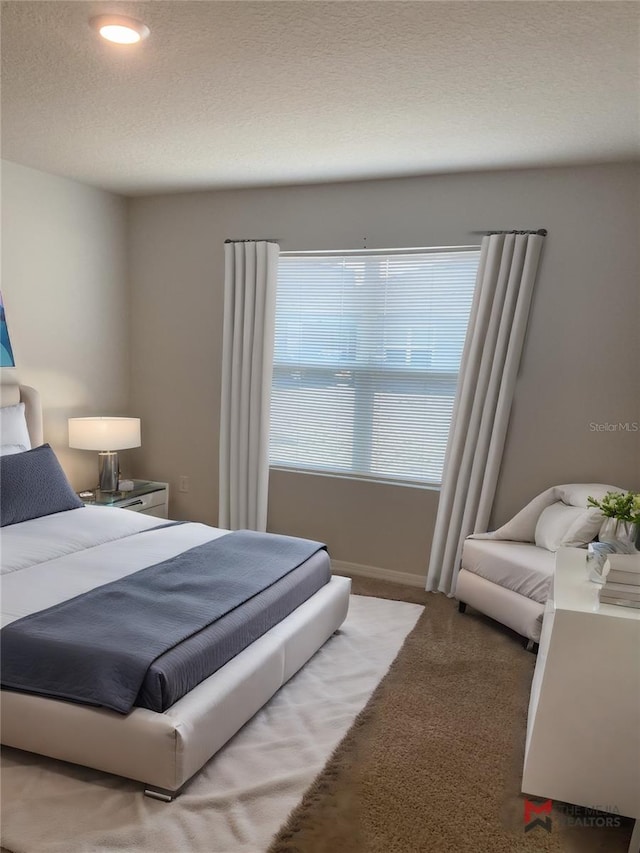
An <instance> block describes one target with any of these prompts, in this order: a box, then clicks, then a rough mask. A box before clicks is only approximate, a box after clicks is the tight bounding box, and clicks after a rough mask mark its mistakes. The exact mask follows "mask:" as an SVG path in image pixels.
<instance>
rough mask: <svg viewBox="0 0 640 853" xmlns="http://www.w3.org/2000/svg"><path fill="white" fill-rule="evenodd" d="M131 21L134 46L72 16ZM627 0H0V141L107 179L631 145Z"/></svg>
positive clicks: (118, 183)
mask: <svg viewBox="0 0 640 853" xmlns="http://www.w3.org/2000/svg"><path fill="white" fill-rule="evenodd" d="M107 12H120V13H124V14H129V15H133V16H136V17H139V18H142V19H143V20H144V21H145V22H146V23H147V24H148V25H149V27H150V28H151V35H150V36H149V38H148V39H147V40H146V41H145V42H143V43H142V44H141V45H139V46H137V47H120V46H114V45H109V44H107V43H106V42H103V41H102V40H100V39H99V38H98V37H97V36H96V35H95V34H94V33H93V32H92V31H91V30H90V28H89V27H88V19H89V18H90V17H91V16H93V15H95V14H100V13H107ZM639 27H640V4H639V3H637V2H479V0H474V2H444V3H441V2H429V0H424V2H365V0H358V2H350V1H349V0H346V2H330V3H327V2H311V0H295V1H294V2H269V0H264V2H240V0H235V2H207V0H201V2H189V0H183V1H182V2H173V0H160V2H142V3H129V2H57V0H45V2H29V0H12V2H3V3H2V156H3V157H5V158H6V159H9V160H13V161H16V162H19V163H23V164H26V165H29V166H33V167H35V168H38V169H43V170H45V171H47V172H52V173H54V174H60V175H65V176H69V177H72V178H76V179H78V180H81V181H85V182H87V183H90V184H94V185H96V186H100V187H104V188H107V189H110V190H114V191H116V192H123V193H125V194H138V193H146V192H159V191H166V190H179V189H191V188H206V187H229V186H257V185H268V184H286V183H307V182H317V181H327V180H346V179H354V178H355V179H357V178H370V177H391V176H399V175H412V174H426V173H433V172H444V171H459V170H467V169H492V168H505V167H519V166H541V165H562V164H568V163H588V162H602V161H608V160H624V159H630V158H635V157H637V156H638V154H639V136H640V119H639V109H640V105H639V95H640V74H639V61H640V56H639Z"/></svg>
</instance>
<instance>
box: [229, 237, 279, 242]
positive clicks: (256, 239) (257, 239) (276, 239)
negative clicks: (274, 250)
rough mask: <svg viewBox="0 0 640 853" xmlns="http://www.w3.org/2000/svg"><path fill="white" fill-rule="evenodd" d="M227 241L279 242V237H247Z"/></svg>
mask: <svg viewBox="0 0 640 853" xmlns="http://www.w3.org/2000/svg"><path fill="white" fill-rule="evenodd" d="M224 242H225V243H279V242H280V238H279V237H247V238H246V239H244V240H225V241H224Z"/></svg>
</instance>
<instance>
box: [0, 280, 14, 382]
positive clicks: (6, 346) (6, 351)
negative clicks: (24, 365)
mask: <svg viewBox="0 0 640 853" xmlns="http://www.w3.org/2000/svg"><path fill="white" fill-rule="evenodd" d="M15 366H16V362H15V359H14V357H13V350H12V349H11V341H10V340H9V329H8V328H7V320H6V317H5V316H4V302H3V301H2V294H1V293H0V367H15Z"/></svg>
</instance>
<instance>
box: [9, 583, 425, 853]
mask: <svg viewBox="0 0 640 853" xmlns="http://www.w3.org/2000/svg"><path fill="white" fill-rule="evenodd" d="M421 613H422V607H420V606H418V605H416V604H408V603H405V602H401V601H388V600H381V599H377V598H363V597H361V596H352V598H351V602H350V608H349V615H348V617H347V620H346V621H345V623H344V625H343V626H342V628H341V630H340V632H339V633H338V634H337V635H335V636H333V637H331V638H330V639H329V641H328V642H327V643H326V644H325V645H324V646H323V647H322V649H320V651H319V652H318V653H317V654H316V655H314V657H313V658H312V660H311V661H310V662H309V663H308V664H307V665H306V666H305V667H304V668H303V669H302V670H301V671H300V672H299V673H298V674H297V675H296V676H294V678H293V679H291V681H289V682H288V684H286V685H285V686H284V687H283V688H282V689H281V690H279V691H278V693H277V694H276V695H275V696H274V697H273V699H272V700H271V701H270V702H269V703H268V704H267V705H266V706H265V708H263V709H262V711H260V712H259V713H258V714H256V715H255V717H253V719H252V720H250V722H249V723H248V724H247V725H246V726H245V727H244V728H243V729H242V730H241V731H240V732H239V733H238V734H237V735H236V737H234V738H233V739H232V740H231V741H230V742H229V743H228V744H227V746H226V747H225V748H224V749H222V750H221V751H220V752H219V753H218V754H217V755H216V756H215V757H214V758H213V759H212V760H211V761H210V762H209V763H208V764H207V765H206V766H205V767H204V768H203V770H202V771H201V772H200V773H199V774H197V776H196V777H195V778H194V779H193V781H192V782H191V783H190V784H189V785H188V787H187V788H186V790H185V791H184V793H183V794H182V795H181V796H180V797H179V798H178V799H177V800H176V801H175V802H173V803H171V804H170V805H166V804H164V803H159V802H157V801H155V800H150V799H148V798H146V797H143V795H142V786H141V785H140V784H138V783H134V782H129V781H127V780H124V779H120V778H118V777H116V776H109V775H107V774H105V773H99V772H97V771H94V770H89V769H87V768H82V767H77V766H74V765H70V764H64V763H62V762H59V761H53V760H51V759H45V758H41V757H39V756H34V755H29V754H28V753H24V752H20V751H18V750H9V749H7V750H3V766H2V791H1V795H2V796H1V799H2V842H3V844H4V845H5V847H7V848H9V850H11V851H13V853H40V852H41V851H47V853H89V852H90V851H91V853H97V851H100V853H113V851H133V852H134V853H258V851H264V850H266V848H267V847H268V846H269V842H270V840H271V838H272V837H273V835H274V833H276V832H277V831H278V828H279V826H280V825H281V824H282V823H283V822H284V820H285V819H286V817H287V814H288V813H289V811H290V810H291V809H292V808H294V807H295V805H296V803H298V802H299V801H300V799H301V797H302V795H303V794H304V791H305V790H306V788H307V787H308V786H309V785H310V784H311V782H312V781H313V779H314V777H315V776H316V775H317V774H318V773H319V772H320V771H321V770H322V767H323V766H324V764H325V763H326V761H327V759H328V758H329V756H330V755H331V752H332V751H333V749H335V747H336V746H337V744H338V743H339V742H340V740H341V738H342V737H343V736H344V735H345V734H346V732H347V731H348V730H349V727H350V726H351V725H352V723H353V721H354V720H355V718H356V716H357V714H358V713H359V712H360V711H361V710H362V708H364V706H365V705H366V703H367V701H368V699H369V698H370V696H371V694H372V692H373V691H374V689H375V687H376V685H377V684H378V683H379V682H380V680H381V678H382V677H383V676H384V674H385V673H386V672H387V670H388V668H389V666H390V664H391V663H392V661H393V659H394V658H395V657H396V655H397V653H398V652H399V650H400V648H401V646H402V643H403V642H404V639H405V638H406V636H407V634H408V633H409V632H410V631H411V630H412V628H413V627H414V625H415V624H416V622H417V620H418V618H419V617H420V615H421Z"/></svg>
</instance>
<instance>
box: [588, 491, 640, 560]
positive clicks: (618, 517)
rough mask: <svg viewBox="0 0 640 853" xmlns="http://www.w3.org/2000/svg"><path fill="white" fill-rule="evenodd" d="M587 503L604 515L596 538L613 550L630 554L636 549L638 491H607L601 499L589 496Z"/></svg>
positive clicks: (639, 507) (639, 515)
mask: <svg viewBox="0 0 640 853" xmlns="http://www.w3.org/2000/svg"><path fill="white" fill-rule="evenodd" d="M587 505H588V506H592V507H596V508H597V509H599V510H600V512H601V513H602V514H603V515H604V516H605V520H604V522H603V523H602V527H601V528H600V533H599V535H598V538H599V540H600V541H601V542H606V543H607V544H609V545H611V546H612V547H613V548H614V550H615V551H618V552H621V553H625V554H630V553H633V552H634V551H636V550H638V538H639V536H640V492H607V493H606V495H605V496H604V497H603V498H602V500H601V501H597V500H595V498H592V497H591V496H589V497H588V499H587Z"/></svg>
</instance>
